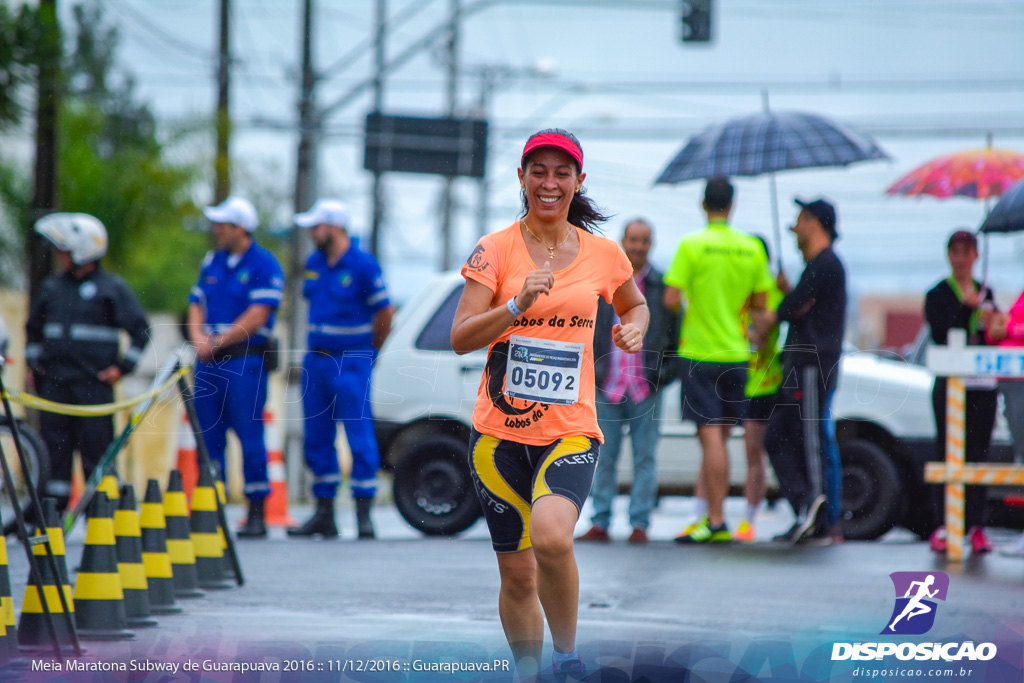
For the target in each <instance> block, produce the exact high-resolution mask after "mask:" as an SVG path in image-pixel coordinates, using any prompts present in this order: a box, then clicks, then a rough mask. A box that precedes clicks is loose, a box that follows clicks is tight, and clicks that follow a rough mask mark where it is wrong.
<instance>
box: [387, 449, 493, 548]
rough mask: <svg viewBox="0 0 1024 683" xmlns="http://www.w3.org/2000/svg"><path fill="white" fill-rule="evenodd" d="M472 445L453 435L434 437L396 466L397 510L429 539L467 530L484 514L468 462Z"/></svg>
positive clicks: (408, 454)
mask: <svg viewBox="0 0 1024 683" xmlns="http://www.w3.org/2000/svg"><path fill="white" fill-rule="evenodd" d="M468 448H469V446H468V444H467V443H466V441H465V440H463V439H459V438H458V437H455V436H452V435H450V434H432V435H430V436H427V437H426V438H424V439H423V440H422V441H420V442H419V443H417V444H416V445H414V446H413V447H412V448H410V449H409V451H408V452H407V453H406V455H405V457H403V458H402V459H401V460H399V461H398V464H397V465H395V473H394V484H393V495H394V499H395V507H397V508H398V512H399V513H400V514H401V515H402V517H403V518H404V519H405V521H406V522H408V523H409V524H410V525H411V526H412V527H413V528H415V529H418V530H419V531H422V532H423V533H425V534H427V535H428V536H448V535H452V534H457V533H459V532H460V531H465V530H466V529H468V528H469V527H471V526H472V525H473V523H474V522H475V521H476V520H477V519H479V518H480V516H481V515H482V514H483V512H482V511H481V509H480V502H479V501H478V500H477V497H476V491H475V490H474V488H473V481H472V479H471V477H470V473H469V465H468V464H467V462H466V454H467V452H468Z"/></svg>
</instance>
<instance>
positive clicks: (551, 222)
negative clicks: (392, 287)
mask: <svg viewBox="0 0 1024 683" xmlns="http://www.w3.org/2000/svg"><path fill="white" fill-rule="evenodd" d="M518 173H519V181H520V185H521V186H522V199H523V216H522V218H521V219H520V220H518V221H516V222H515V223H513V224H512V225H510V226H509V227H507V228H505V229H504V230H501V231H499V232H496V233H492V234H490V235H487V236H485V237H483V238H482V239H481V240H480V241H479V242H478V243H477V245H476V248H475V249H474V250H473V253H472V254H471V255H470V257H469V260H468V261H467V262H466V265H465V266H464V267H463V269H462V275H463V277H465V278H466V287H465V289H464V290H463V293H462V299H461V300H460V301H459V307H458V310H457V311H456V313H455V321H454V323H453V324H452V347H453V348H454V349H455V351H456V353H460V354H462V353H469V352H471V351H474V350H476V349H480V348H483V347H484V346H487V347H488V350H487V353H488V355H487V366H486V369H485V370H484V375H483V379H482V380H481V383H480V389H479V392H478V395H477V401H476V406H475V409H474V411H473V432H472V436H471V439H470V446H469V464H470V469H471V471H472V472H473V482H474V484H475V486H476V492H477V496H478V497H479V499H480V504H481V506H482V507H483V510H484V517H485V519H486V520H487V527H488V530H489V531H490V534H491V544H492V546H493V547H494V551H495V552H496V553H497V560H498V571H499V573H500V575H501V590H500V593H499V596H498V612H499V615H500V617H501V624H502V627H503V628H504V631H505V637H506V638H507V639H508V643H509V646H510V648H511V649H512V654H513V657H514V658H515V660H516V667H517V669H518V671H519V673H520V675H521V676H526V675H531V674H532V673H534V672H536V671H537V669H538V668H539V662H540V657H541V651H542V649H543V641H544V619H545V618H546V619H547V623H548V628H549V629H550V630H551V638H552V641H553V645H554V652H553V656H552V668H553V671H554V675H555V678H556V680H559V681H565V680H567V679H568V678H570V677H571V678H573V679H577V680H579V679H582V678H583V677H584V676H585V675H586V668H585V667H584V665H583V662H582V661H580V658H579V655H578V654H577V652H576V622H577V612H578V605H579V573H578V571H577V567H576V558H575V556H574V555H573V530H574V528H575V526H576V521H577V519H578V518H579V514H580V508H582V507H583V502H584V501H585V500H586V498H587V494H588V493H589V492H590V485H591V482H592V480H593V478H594V470H595V468H596V466H597V455H598V449H599V447H600V443H601V442H602V441H603V440H604V437H603V436H602V434H601V430H600V429H599V428H598V425H597V410H596V405H595V387H594V355H593V354H594V321H595V318H596V316H597V303H598V297H604V299H605V300H606V301H608V302H610V303H611V304H612V305H613V306H614V307H615V312H616V313H617V314H618V316H619V318H620V321H621V322H620V324H619V325H616V326H615V328H614V329H613V330H612V334H613V341H614V342H615V344H616V345H617V346H618V347H619V348H621V349H622V350H623V351H626V352H627V353H637V352H639V351H640V350H641V347H642V346H643V335H644V332H645V331H646V328H647V322H648V310H647V305H646V304H645V302H644V297H643V294H641V293H640V290H639V289H638V288H637V286H636V282H635V281H634V280H633V277H632V274H633V269H632V266H631V265H630V263H629V259H628V258H626V255H625V253H623V251H622V248H621V247H619V245H618V244H617V243H615V242H613V241H612V240H608V239H605V238H603V237H599V236H596V235H594V234H593V230H594V228H595V227H596V226H597V225H598V224H599V223H600V222H602V221H604V220H606V217H605V216H604V215H602V214H601V212H600V211H599V210H598V209H597V208H596V207H595V205H594V204H593V203H592V201H591V200H590V199H589V198H588V197H587V196H586V193H585V191H584V190H583V181H584V179H585V178H586V174H585V173H583V149H582V148H581V147H580V143H579V141H578V140H577V139H576V137H575V136H574V135H572V134H571V133H569V132H567V131H564V130H561V129H548V130H543V131H541V132H539V133H537V134H535V135H533V136H532V137H531V138H530V139H529V140H527V142H526V146H525V147H524V149H523V154H522V161H521V164H520V168H519V170H518Z"/></svg>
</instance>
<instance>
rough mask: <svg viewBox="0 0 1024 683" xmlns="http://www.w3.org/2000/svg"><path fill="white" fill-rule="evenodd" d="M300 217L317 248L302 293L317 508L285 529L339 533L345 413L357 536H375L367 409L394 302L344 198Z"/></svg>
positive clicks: (308, 443)
mask: <svg viewBox="0 0 1024 683" xmlns="http://www.w3.org/2000/svg"><path fill="white" fill-rule="evenodd" d="M295 224H296V225H297V226H299V227H300V228H308V229H309V236H310V239H311V240H312V241H313V244H314V245H316V248H317V250H316V251H315V252H314V253H313V254H312V255H310V257H309V260H308V261H306V282H305V285H304V286H303V292H302V293H303V296H305V297H306V298H307V299H308V300H309V338H308V348H309V351H308V352H307V354H306V358H305V361H304V362H303V370H304V372H305V374H306V378H307V379H306V381H307V382H308V385H307V386H306V387H305V391H304V392H303V396H302V408H303V411H304V413H305V417H306V419H305V430H306V433H305V454H306V464H307V465H309V469H311V470H312V471H313V477H314V478H313V495H314V496H315V497H316V499H317V507H316V512H315V513H314V514H313V516H312V518H310V519H309V520H308V521H307V522H306V523H305V524H303V525H302V526H300V527H296V528H292V529H289V530H288V535H289V536H312V535H314V534H315V535H320V536H325V537H332V536H337V535H338V527H337V525H336V524H335V521H334V497H335V495H336V494H337V490H338V484H339V483H340V481H341V477H340V473H339V469H338V454H337V452H336V451H335V448H334V441H335V436H336V434H337V425H336V424H335V420H342V421H343V422H344V425H345V435H346V436H347V437H348V443H349V447H350V448H351V450H352V477H351V488H352V498H354V499H355V502H356V523H357V529H358V534H359V538H373V536H374V532H373V522H372V520H371V519H370V508H371V507H372V506H373V498H374V496H375V495H376V493H377V470H378V469H379V468H380V452H379V450H378V448H377V438H376V435H375V434H374V429H373V415H372V414H371V412H370V402H369V398H370V370H371V368H372V366H373V359H374V357H375V355H376V351H377V350H379V349H380V347H381V345H382V344H383V343H384V339H385V338H386V337H387V335H388V332H389V331H390V330H391V317H392V315H393V314H394V307H392V306H391V303H390V301H388V294H387V291H386V290H385V288H384V279H383V277H382V276H381V270H380V265H379V264H378V263H377V259H375V258H374V257H373V256H372V255H370V254H368V253H366V252H365V251H362V250H361V249H359V248H358V247H357V246H356V245H355V244H354V243H353V242H352V240H351V239H350V238H349V235H348V231H347V229H346V228H347V227H348V211H347V210H346V208H345V205H344V204H342V203H341V202H339V201H337V200H334V199H321V200H319V201H317V202H316V204H314V205H313V208H312V209H310V211H309V212H307V213H301V214H297V215H296V216H295Z"/></svg>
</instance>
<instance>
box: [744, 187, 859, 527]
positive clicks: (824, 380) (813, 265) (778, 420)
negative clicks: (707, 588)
mask: <svg viewBox="0 0 1024 683" xmlns="http://www.w3.org/2000/svg"><path fill="white" fill-rule="evenodd" d="M796 203H797V204H798V205H799V206H800V215H799V216H798V217H797V221H796V225H794V226H793V228H792V231H793V234H794V235H795V236H796V241H797V247H798V248H799V249H800V253H801V254H802V255H803V257H804V262H805V263H806V267H805V268H804V272H803V273H802V274H801V275H800V281H799V282H798V283H797V285H796V287H791V286H790V284H789V282H788V281H787V280H786V276H785V275H784V274H782V273H780V274H779V279H778V284H779V289H781V290H782V292H783V293H784V294H785V297H783V299H782V303H780V304H779V309H778V312H777V313H772V312H766V313H761V314H755V315H754V316H753V317H754V320H755V324H756V325H757V327H758V328H759V330H760V331H761V332H762V333H763V332H764V331H766V330H767V329H769V328H770V327H771V326H772V325H774V324H776V323H778V322H788V323H789V333H788V334H787V336H786V345H785V347H783V350H782V386H781V387H780V388H779V393H778V402H777V404H776V407H775V410H774V411H773V412H772V416H771V418H770V419H769V421H768V432H767V434H766V437H765V447H766V448H767V450H768V458H769V460H770V461H771V463H772V467H773V468H774V469H775V475H776V476H777V477H778V479H779V486H780V488H781V489H782V495H784V496H785V497H786V500H788V501H789V503H790V505H792V507H793V510H794V512H795V513H796V515H797V519H796V522H795V523H794V524H793V526H792V527H791V528H790V530H789V531H787V532H786V533H785V534H782V535H780V536H779V537H778V538H777V539H776V540H780V541H785V542H789V543H799V542H801V541H804V540H811V539H813V540H815V541H817V542H820V543H822V544H825V543H829V542H831V541H832V540H839V539H840V538H841V534H840V532H839V528H838V525H839V513H840V509H841V507H840V506H841V502H842V470H841V466H840V463H839V447H838V445H837V444H836V437H835V420H834V417H833V415H832V397H833V395H834V394H835V390H836V386H837V384H838V379H839V358H840V356H841V355H842V350H843V332H844V329H845V325H846V271H845V269H844V268H843V264H842V262H841V261H840V260H839V257H838V256H836V253H835V252H834V251H833V250H832V244H833V242H835V240H836V239H837V238H838V237H839V233H838V232H837V230H836V211H835V208H834V207H833V206H832V205H831V204H829V203H828V202H826V201H825V200H823V199H817V200H815V201H812V202H803V201H800V200H799V199H798V200H796Z"/></svg>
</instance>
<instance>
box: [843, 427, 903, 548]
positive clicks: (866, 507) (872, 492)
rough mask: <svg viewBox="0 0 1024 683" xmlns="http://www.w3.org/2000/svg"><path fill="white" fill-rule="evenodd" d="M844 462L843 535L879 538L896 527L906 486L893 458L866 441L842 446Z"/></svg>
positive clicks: (851, 441)
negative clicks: (901, 497) (903, 485)
mask: <svg viewBox="0 0 1024 683" xmlns="http://www.w3.org/2000/svg"><path fill="white" fill-rule="evenodd" d="M839 456H840V459H841V460H842V463H843V511H842V519H841V525H842V528H843V535H844V536H845V537H846V538H849V539H853V540H870V539H875V538H878V537H879V536H881V535H882V534H884V533H885V532H887V531H889V529H892V528H893V527H894V526H895V525H896V521H897V519H898V517H899V512H900V495H901V491H902V486H901V483H900V476H899V472H897V470H896V466H895V465H894V464H893V462H892V460H891V459H890V458H889V455H888V454H887V453H886V452H885V451H884V450H882V448H880V447H879V446H878V445H877V444H875V443H872V442H871V441H867V440H865V439H850V440H848V441H844V442H842V443H840V444H839Z"/></svg>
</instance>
